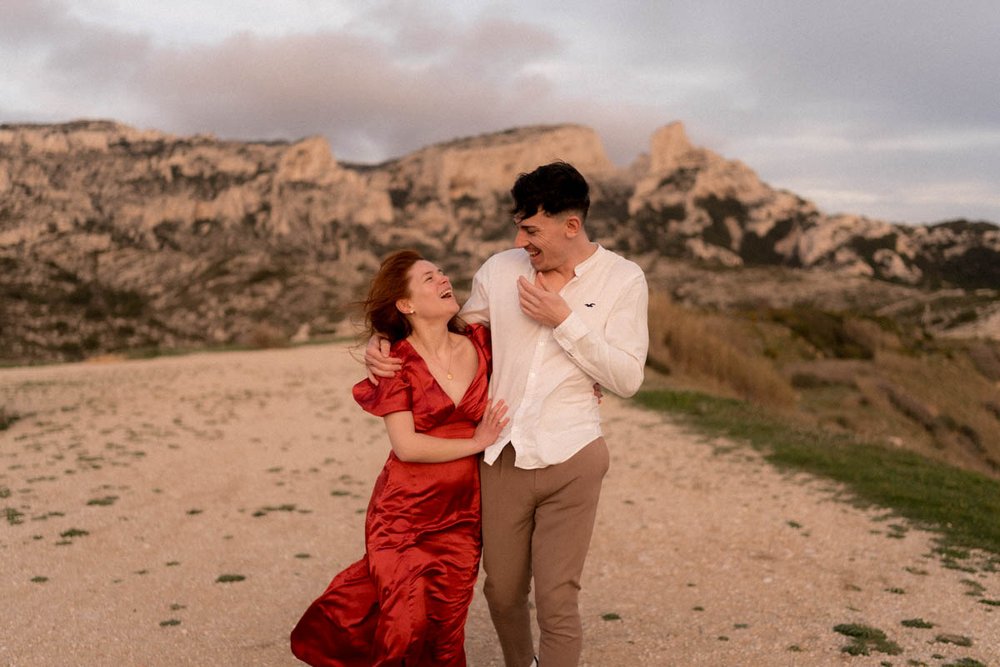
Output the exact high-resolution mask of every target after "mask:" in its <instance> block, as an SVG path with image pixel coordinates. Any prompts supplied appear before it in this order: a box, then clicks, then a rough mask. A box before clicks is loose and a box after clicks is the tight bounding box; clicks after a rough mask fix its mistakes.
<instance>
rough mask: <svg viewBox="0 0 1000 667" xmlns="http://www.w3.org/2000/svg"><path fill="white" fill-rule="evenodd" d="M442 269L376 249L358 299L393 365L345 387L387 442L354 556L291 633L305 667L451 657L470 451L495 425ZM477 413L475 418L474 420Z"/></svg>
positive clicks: (471, 529)
mask: <svg viewBox="0 0 1000 667" xmlns="http://www.w3.org/2000/svg"><path fill="white" fill-rule="evenodd" d="M458 310H459V306H458V302H457V301H456V300H455V295H454V293H453V291H452V288H451V283H450V282H449V280H448V278H447V277H446V276H445V275H444V274H443V273H442V272H441V270H440V269H438V268H437V267H436V266H434V264H432V263H431V262H429V261H427V260H425V259H423V258H422V257H421V256H420V255H419V254H418V253H416V252H414V251H412V250H403V251H399V252H396V253H393V254H392V255H390V256H389V257H387V258H386V259H385V261H384V262H383V263H382V266H381V268H380V269H379V272H378V274H377V275H376V276H375V278H374V280H373V281H372V284H371V289H370V290H369V293H368V299H367V300H366V301H365V319H366V325H367V327H368V329H369V334H372V333H374V332H380V333H382V334H383V335H385V336H387V337H388V338H389V339H390V340H391V341H392V342H393V345H392V351H393V356H397V357H400V358H402V359H403V360H404V361H405V362H406V363H404V366H403V370H402V371H400V372H399V373H397V374H396V376H395V377H393V378H384V379H382V380H381V381H380V382H379V384H378V385H374V384H372V383H371V382H370V381H369V380H363V381H361V382H359V383H358V384H356V385H354V398H355V400H357V402H358V403H359V404H360V405H361V407H362V408H364V409H365V410H366V411H368V412H370V413H372V414H374V415H377V416H380V417H383V418H384V420H385V427H386V430H387V431H388V434H389V442H390V444H391V445H392V451H391V452H390V453H389V459H388V461H386V464H385V467H384V468H383V469H382V473H381V474H380V475H379V477H378V480H377V481H376V482H375V488H374V490H373V491H372V497H371V501H370V502H369V505H368V515H367V518H366V521H365V546H366V549H365V556H364V557H363V558H362V559H361V560H360V561H358V562H356V563H354V564H353V565H351V566H350V567H348V568H347V569H346V570H344V571H343V572H341V573H340V574H338V575H337V576H336V577H335V578H334V580H333V581H332V582H331V584H330V586H329V587H328V588H327V590H326V592H325V593H323V595H321V596H320V597H319V598H318V599H317V600H316V601H315V602H313V603H312V605H311V606H310V607H309V608H308V609H307V610H306V612H305V614H304V615H303V616H302V619H301V620H300V621H299V623H298V625H297V626H296V627H295V629H294V630H293V631H292V637H291V641H292V652H293V653H294V654H295V655H296V656H297V657H298V658H299V659H300V660H302V661H304V662H307V663H309V664H310V665H314V666H315V667H370V666H372V665H381V666H388V665H400V666H402V665H405V666H406V667H411V666H417V665H426V666H428V667H429V666H431V665H436V666H444V665H448V666H455V667H460V666H464V665H465V664H466V663H465V649H464V643H465V630H464V628H465V618H466V615H467V614H468V609H469V603H470V602H471V601H472V593H473V585H474V584H475V581H476V576H477V574H478V572H479V554H480V548H481V537H480V510H479V468H478V460H477V458H478V457H477V456H476V455H477V454H478V453H480V452H481V451H482V450H484V449H485V448H486V447H487V446H488V445H490V444H491V443H492V442H493V441H494V440H495V439H496V437H497V436H498V435H499V433H500V431H501V430H502V429H503V427H504V426H505V425H506V423H507V421H508V420H507V419H506V417H505V414H506V411H507V408H506V405H505V404H504V403H503V401H497V403H496V405H492V404H491V401H490V400H488V399H487V385H488V382H489V373H490V368H491V356H490V341H489V329H487V328H485V327H483V326H481V325H470V326H466V325H464V324H463V323H462V322H461V321H460V320H459V319H458V318H457V317H456V316H457V314H458ZM477 424H478V425H477Z"/></svg>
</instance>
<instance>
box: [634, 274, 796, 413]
mask: <svg viewBox="0 0 1000 667" xmlns="http://www.w3.org/2000/svg"><path fill="white" fill-rule="evenodd" d="M649 338H650V340H649V365H650V366H651V367H652V368H653V369H654V370H658V371H661V372H664V373H681V374H685V375H690V376H694V377H698V378H705V379H709V380H711V381H713V382H715V383H718V384H719V385H720V386H722V387H724V388H726V389H728V390H730V391H732V392H733V393H734V394H736V395H737V396H738V397H740V398H742V399H743V400H746V401H750V402H751V403H755V404H757V405H762V406H767V407H773V408H786V407H789V406H792V405H794V404H795V401H796V397H795V391H794V390H793V389H792V387H791V385H790V384H789V383H788V381H787V380H785V378H784V377H782V376H781V374H780V373H778V371H777V370H775V369H774V367H773V366H772V365H771V364H770V363H769V362H768V361H766V360H764V359H760V358H754V357H751V356H748V355H747V354H745V353H743V352H741V351H740V350H739V349H737V348H736V347H735V346H733V345H732V344H730V343H728V342H727V341H726V340H724V339H723V338H722V337H720V336H718V335H716V334H715V333H714V332H713V331H712V330H711V327H710V326H709V324H708V321H707V319H706V318H704V317H703V316H701V315H699V314H697V313H695V312H694V311H691V310H688V309H686V308H683V307H681V306H678V305H676V304H674V303H672V302H671V301H670V299H669V297H667V296H666V295H665V294H663V293H662V292H652V293H651V294H650V297H649Z"/></svg>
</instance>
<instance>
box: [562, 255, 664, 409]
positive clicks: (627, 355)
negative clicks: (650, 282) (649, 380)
mask: <svg viewBox="0 0 1000 667" xmlns="http://www.w3.org/2000/svg"><path fill="white" fill-rule="evenodd" d="M648 305H649V289H648V287H647V286H646V279H645V277H644V276H643V275H641V274H640V275H638V276H636V277H635V279H634V280H631V281H630V282H629V283H628V284H627V285H626V286H625V288H624V289H623V290H622V292H621V294H620V295H619V297H618V299H616V301H615V303H614V306H612V309H611V312H610V313H609V315H608V319H607V323H606V325H605V327H604V330H603V331H594V330H592V329H591V328H590V327H589V326H587V324H586V323H585V322H584V320H583V318H581V317H580V316H579V315H577V314H576V313H575V312H572V313H570V315H569V317H567V318H566V319H565V320H563V321H562V323H560V324H559V326H557V327H555V329H553V330H552V334H553V337H554V339H555V340H556V342H558V343H559V345H560V346H561V347H562V348H563V349H564V350H565V351H566V354H567V355H569V357H570V358H571V359H572V360H573V362H574V363H575V364H576V365H577V366H579V367H580V369H581V370H583V371H584V372H585V373H587V375H589V376H590V377H592V378H594V381H595V382H598V383H600V385H601V386H602V387H604V388H607V389H608V390H610V391H612V392H614V393H615V394H618V395H619V396H624V397H628V396H632V395H633V394H635V392H637V391H638V390H639V387H640V385H642V379H643V368H644V367H645V364H646V353H647V351H648V350H649V328H648V325H647V310H648Z"/></svg>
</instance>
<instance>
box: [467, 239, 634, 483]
mask: <svg viewBox="0 0 1000 667" xmlns="http://www.w3.org/2000/svg"><path fill="white" fill-rule="evenodd" d="M519 276H525V277H526V278H527V279H528V280H530V281H534V279H535V270H534V269H533V268H532V267H531V263H530V261H529V259H528V253H527V252H525V251H524V250H522V249H513V250H507V251H504V252H500V253H497V254H496V255H493V256H492V257H490V258H489V259H488V260H487V261H486V263H484V264H483V266H482V267H481V268H480V269H479V271H477V272H476V275H475V276H474V277H473V279H472V294H471V296H470V297H469V300H468V301H467V302H466V304H465V306H464V307H463V308H462V313H461V316H462V318H463V319H464V320H465V321H466V322H470V323H474V322H482V323H485V324H488V325H489V326H490V331H491V333H492V340H493V377H492V379H491V380H490V396H492V397H493V398H494V400H496V399H501V398H502V399H503V400H505V401H506V402H507V404H508V406H509V409H508V415H509V416H510V423H509V424H508V425H507V427H506V428H505V429H504V431H503V432H502V433H501V434H500V436H499V437H498V438H497V441H496V442H494V443H493V444H492V445H490V446H489V447H488V448H487V449H486V451H485V453H484V455H485V459H486V462H487V463H489V464H492V463H493V462H494V461H496V459H497V457H498V456H499V455H500V451H501V450H502V449H503V447H504V445H506V444H507V442H508V441H509V442H511V444H513V446H514V450H515V452H516V453H517V457H516V465H517V467H519V468H528V469H532V468H544V467H545V466H549V465H554V464H556V463H562V462H563V461H566V460H567V459H569V458H570V457H572V456H573V455H574V454H576V453H577V452H578V451H580V450H581V449H582V448H583V447H584V446H585V445H587V444H588V443H589V442H591V441H593V440H594V439H596V438H598V437H600V435H601V416H600V412H599V410H598V402H597V398H596V397H595V396H594V391H593V385H594V383H595V382H598V383H600V385H601V386H602V387H603V388H604V389H607V390H610V391H612V392H614V393H616V394H619V395H621V396H631V395H632V394H634V393H635V392H636V391H638V389H639V385H640V384H642V376H643V367H644V365H645V363H646V351H647V349H648V348H649V331H648V329H647V325H646V315H647V304H648V301H649V290H648V288H647V286H646V278H645V276H644V275H643V273H642V269H640V268H639V267H638V266H637V265H636V264H635V263H634V262H631V261H629V260H627V259H625V258H624V257H621V256H620V255H617V254H615V253H613V252H611V251H609V250H606V249H604V248H603V247H601V246H598V247H597V250H596V251H595V252H594V254H593V255H591V256H590V257H588V258H587V259H585V260H584V261H583V262H581V263H580V264H578V265H577V266H576V269H575V276H574V277H573V278H572V279H571V280H570V281H569V282H568V283H566V285H565V286H564V287H563V288H562V290H560V292H559V294H560V295H561V296H562V297H563V299H565V301H566V303H567V304H568V305H569V307H570V308H571V309H572V311H573V312H572V313H571V314H570V316H569V317H567V318H566V319H565V320H564V321H563V322H562V323H561V324H560V325H559V326H557V327H555V328H554V329H553V328H552V327H548V326H545V325H543V324H539V323H538V322H536V321H535V320H532V319H531V318H529V317H528V316H527V315H525V314H524V313H523V312H522V311H521V305H520V303H519V299H518V290H517V279H518V277H519Z"/></svg>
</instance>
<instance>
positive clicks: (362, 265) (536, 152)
mask: <svg viewBox="0 0 1000 667" xmlns="http://www.w3.org/2000/svg"><path fill="white" fill-rule="evenodd" d="M556 159H562V160H566V161H568V162H570V163H572V164H574V165H576V166H577V168H579V169H580V170H581V171H582V172H583V173H584V174H585V175H586V176H587V177H588V180H590V182H591V184H592V186H593V197H592V198H593V201H594V205H593V208H592V211H591V217H590V219H589V220H588V223H587V224H588V227H589V229H590V232H591V234H592V236H594V237H595V238H597V239H599V240H600V241H601V242H602V243H604V244H605V245H606V246H608V247H611V248H613V249H616V250H619V251H622V252H624V253H626V254H629V255H631V256H634V257H636V258H638V259H640V260H641V261H643V262H644V264H645V265H646V266H648V267H650V270H651V271H654V272H655V271H656V270H657V269H656V268H655V267H656V265H657V261H658V260H659V259H660V258H664V257H685V258H689V259H695V260H703V261H706V262H708V263H710V264H718V265H723V266H729V267H740V266H753V265H756V266H764V265H775V264H777V265H784V266H790V267H804V268H817V269H822V270H834V271H837V272H840V273H841V274H842V275H847V274H850V275H854V276H861V277H865V276H869V277H872V278H876V279H881V280H889V281H894V282H897V283H902V284H908V285H925V284H930V285H937V284H953V285H958V286H959V287H963V288H975V287H979V288H988V289H997V288H1000V230H998V228H997V227H995V226H993V225H988V224H984V223H964V222H954V223H946V224H941V225H935V226H931V227H906V226H900V225H889V224H888V223H884V222H880V221H875V220H868V219H865V218H861V217H857V216H835V217H828V216H826V215H824V214H822V213H821V212H820V211H818V210H817V209H816V207H815V206H813V205H812V204H811V203H810V202H808V201H805V200H804V199H802V198H800V197H797V196H795V195H794V194H792V193H789V192H784V191H780V190H775V189H773V188H770V187H769V186H767V184H765V183H763V182H761V181H760V179H759V178H758V177H757V176H756V174H754V172H753V171H752V170H751V169H749V168H748V167H747V166H745V165H743V164H741V163H740V162H738V161H734V160H727V159H725V158H723V157H721V156H719V155H717V154H715V153H713V152H711V151H708V150H706V149H703V148H699V147H697V146H695V145H693V144H692V143H691V142H690V140H689V139H688V137H687V135H686V133H685V131H684V127H683V125H681V124H680V123H672V124H670V125H667V126H665V127H663V128H662V129H660V130H658V131H657V132H656V133H655V134H654V135H653V137H652V141H651V151H650V154H649V155H646V156H640V158H639V159H637V160H636V161H635V163H634V164H633V165H632V166H631V167H630V168H628V169H616V168H615V166H614V165H613V164H612V163H611V162H610V161H609V160H608V158H607V155H606V154H605V152H604V149H603V146H602V145H601V141H600V138H599V137H598V136H597V134H596V133H595V132H594V131H593V130H591V129H589V128H586V127H581V126H575V125H561V126H539V127H527V128H517V129H513V130H508V131H506V132H499V133H495V134H489V135H483V136H478V137H470V138H465V139H459V140H455V141H450V142H447V143H443V144H438V145H434V146H430V147H427V148H424V149H422V150H420V151H416V152H414V153H412V154H410V155H407V156H404V157H402V158H399V159H397V160H392V161H389V162H386V163H383V164H380V165H352V164H343V163H340V162H338V161H337V160H336V159H335V157H334V155H333V153H332V152H331V149H330V146H329V144H328V143H327V141H326V140H325V139H323V138H321V137H311V138H306V139H303V140H301V141H297V142H293V143H288V142H234V141H220V140H218V139H216V138H214V137H211V136H203V135H197V136H189V137H179V136H173V135H169V134H165V133H162V132H158V131H155V130H138V129H135V128H131V127H128V126H125V125H121V124H118V123H114V122H110V121H78V122H72V123H66V124H60V125H4V126H0V277H2V279H0V360H6V361H25V360H32V359H70V358H79V357H82V356H86V355H89V354H93V353H98V352H102V351H108V350H115V349H122V348H136V347H147V346H148V347H170V346H177V345H197V344H202V343H205V342H230V341H238V340H241V339H242V338H245V337H247V336H249V335H251V334H252V332H253V331H255V330H257V329H259V327H260V326H261V325H262V324H267V325H268V326H270V327H272V329H274V328H277V329H278V330H282V331H285V332H287V335H291V334H292V333H294V332H301V331H303V330H306V331H310V332H312V333H313V334H322V333H327V332H330V331H332V330H333V329H334V328H335V327H336V326H337V324H338V322H341V321H342V319H343V318H344V315H345V313H346V312H347V309H348V306H349V304H350V303H351V302H352V301H355V300H357V299H358V298H359V297H361V296H362V295H363V292H364V290H365V288H366V285H367V281H368V280H369V279H370V277H371V275H372V274H373V272H374V270H375V268H376V267H377V266H378V262H379V260H380V259H381V257H382V256H384V255H385V254H386V253H387V252H389V251H390V250H393V249H397V248H400V247H415V248H417V249H419V250H421V251H422V252H424V253H425V254H426V255H427V256H428V257H429V258H431V259H433V260H434V261H436V262H438V263H440V264H441V265H442V266H443V267H444V268H445V269H446V270H448V271H449V272H451V274H452V275H453V276H454V277H455V278H456V279H458V280H459V281H462V280H463V279H464V280H467V279H468V278H469V277H470V276H471V274H472V272H473V271H474V268H475V267H476V266H478V264H479V263H480V262H482V260H483V259H485V258H486V257H487V256H488V255H489V254H491V253H493V252H495V251H497V250H500V249H503V248H506V247H509V245H510V241H511V238H512V228H511V225H510V218H509V214H508V208H509V188H510V185H511V184H512V183H513V181H514V179H515V178H516V176H517V175H518V174H519V173H521V172H525V171H530V170H531V169H533V168H534V167H536V166H538V165H539V164H544V163H547V162H551V161H553V160H556ZM661 266H662V263H661Z"/></svg>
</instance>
